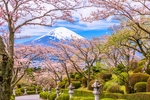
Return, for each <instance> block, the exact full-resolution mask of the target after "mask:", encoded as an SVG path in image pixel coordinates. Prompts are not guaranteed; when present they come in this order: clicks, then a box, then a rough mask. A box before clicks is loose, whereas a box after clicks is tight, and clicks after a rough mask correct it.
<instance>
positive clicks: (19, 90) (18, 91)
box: [15, 89, 23, 96]
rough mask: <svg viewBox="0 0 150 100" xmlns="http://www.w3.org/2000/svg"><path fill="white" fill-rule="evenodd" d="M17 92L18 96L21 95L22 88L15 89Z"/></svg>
mask: <svg viewBox="0 0 150 100" xmlns="http://www.w3.org/2000/svg"><path fill="white" fill-rule="evenodd" d="M15 94H16V96H21V95H23V92H21V89H15Z"/></svg>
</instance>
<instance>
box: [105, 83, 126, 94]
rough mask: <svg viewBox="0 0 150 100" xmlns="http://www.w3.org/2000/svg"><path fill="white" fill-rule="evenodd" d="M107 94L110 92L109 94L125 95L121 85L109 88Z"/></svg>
mask: <svg viewBox="0 0 150 100" xmlns="http://www.w3.org/2000/svg"><path fill="white" fill-rule="evenodd" d="M107 92H109V93H122V94H124V91H123V90H121V88H120V86H119V85H113V86H111V87H109V88H108V89H107Z"/></svg>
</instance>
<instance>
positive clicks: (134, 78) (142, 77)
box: [125, 73, 150, 93]
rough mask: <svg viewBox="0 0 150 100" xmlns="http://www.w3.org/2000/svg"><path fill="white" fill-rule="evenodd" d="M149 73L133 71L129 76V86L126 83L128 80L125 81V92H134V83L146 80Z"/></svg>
mask: <svg viewBox="0 0 150 100" xmlns="http://www.w3.org/2000/svg"><path fill="white" fill-rule="evenodd" d="M149 77H150V75H148V74H145V73H133V74H132V75H131V76H130V79H131V87H130V86H129V85H128V82H126V83H125V88H126V92H127V93H133V92H134V85H135V84H136V83H138V82H147V80H148V78H149Z"/></svg>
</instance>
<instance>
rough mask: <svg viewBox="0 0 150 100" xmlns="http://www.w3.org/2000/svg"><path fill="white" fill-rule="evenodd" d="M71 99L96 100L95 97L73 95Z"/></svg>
mask: <svg viewBox="0 0 150 100" xmlns="http://www.w3.org/2000/svg"><path fill="white" fill-rule="evenodd" d="M69 100H95V99H94V98H93V97H71V98H70V99H69Z"/></svg>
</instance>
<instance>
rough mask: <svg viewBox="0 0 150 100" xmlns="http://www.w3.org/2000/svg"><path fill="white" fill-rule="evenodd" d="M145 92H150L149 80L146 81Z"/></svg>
mask: <svg viewBox="0 0 150 100" xmlns="http://www.w3.org/2000/svg"><path fill="white" fill-rule="evenodd" d="M146 92H150V78H149V79H148V80H147V86H146Z"/></svg>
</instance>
